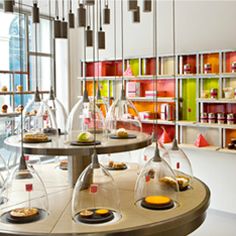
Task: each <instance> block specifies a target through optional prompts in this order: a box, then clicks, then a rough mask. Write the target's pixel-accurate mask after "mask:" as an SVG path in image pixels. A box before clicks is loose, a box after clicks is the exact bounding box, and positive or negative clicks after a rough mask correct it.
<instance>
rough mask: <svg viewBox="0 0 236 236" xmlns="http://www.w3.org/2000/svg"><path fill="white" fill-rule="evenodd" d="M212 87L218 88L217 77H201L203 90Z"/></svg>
mask: <svg viewBox="0 0 236 236" xmlns="http://www.w3.org/2000/svg"><path fill="white" fill-rule="evenodd" d="M212 88H217V89H219V79H217V78H211V79H209V78H204V79H203V89H204V90H209V91H210V90H211V89H212Z"/></svg>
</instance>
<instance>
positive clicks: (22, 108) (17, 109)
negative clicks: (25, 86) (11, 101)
mask: <svg viewBox="0 0 236 236" xmlns="http://www.w3.org/2000/svg"><path fill="white" fill-rule="evenodd" d="M23 110H24V106H23V105H19V106H18V107H16V112H18V113H21V112H22V111H23Z"/></svg>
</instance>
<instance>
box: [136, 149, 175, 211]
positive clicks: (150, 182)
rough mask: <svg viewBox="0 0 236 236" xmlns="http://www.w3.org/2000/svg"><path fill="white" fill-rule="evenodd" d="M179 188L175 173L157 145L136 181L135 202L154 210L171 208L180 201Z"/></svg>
mask: <svg viewBox="0 0 236 236" xmlns="http://www.w3.org/2000/svg"><path fill="white" fill-rule="evenodd" d="M178 190H179V187H178V183H177V181H176V178H175V173H174V172H173V170H172V169H171V167H170V166H169V165H168V163H167V162H166V161H165V160H164V159H163V158H161V157H160V152H159V149H158V148H157V147H156V149H155V154H154V157H153V158H151V159H150V160H149V161H148V162H147V163H146V165H145V166H144V167H143V169H142V170H141V172H140V174H139V176H138V179H137V181H136V184H135V195H134V198H135V203H136V204H137V205H141V206H142V207H144V208H148V209H152V210H165V209H170V208H172V207H174V206H175V204H176V203H177V202H178Z"/></svg>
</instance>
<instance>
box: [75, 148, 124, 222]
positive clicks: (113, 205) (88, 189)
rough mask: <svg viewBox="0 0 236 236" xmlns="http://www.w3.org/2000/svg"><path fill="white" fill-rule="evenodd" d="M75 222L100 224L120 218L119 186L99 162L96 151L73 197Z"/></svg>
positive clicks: (77, 184) (81, 176)
mask: <svg viewBox="0 0 236 236" xmlns="http://www.w3.org/2000/svg"><path fill="white" fill-rule="evenodd" d="M72 216H73V219H74V221H75V222H82V223H87V224H99V223H105V222H109V221H116V220H118V219H119V218H120V198H119V192H118V188H117V186H116V185H115V182H114V180H113V178H112V176H111V175H110V173H109V172H108V171H107V170H106V169H105V168H104V167H103V166H102V165H100V164H99V162H98V157H97V154H96V152H95V153H94V154H93V156H92V163H91V164H90V165H89V166H88V167H87V168H86V169H85V170H84V171H83V172H82V174H81V175H80V177H79V178H78V180H77V182H76V185H75V188H74V191H73V197H72Z"/></svg>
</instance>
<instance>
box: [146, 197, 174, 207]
mask: <svg viewBox="0 0 236 236" xmlns="http://www.w3.org/2000/svg"><path fill="white" fill-rule="evenodd" d="M144 201H145V202H146V203H148V204H153V205H167V204H169V203H170V202H171V199H170V198H169V197H167V196H148V197H145V199H144Z"/></svg>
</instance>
